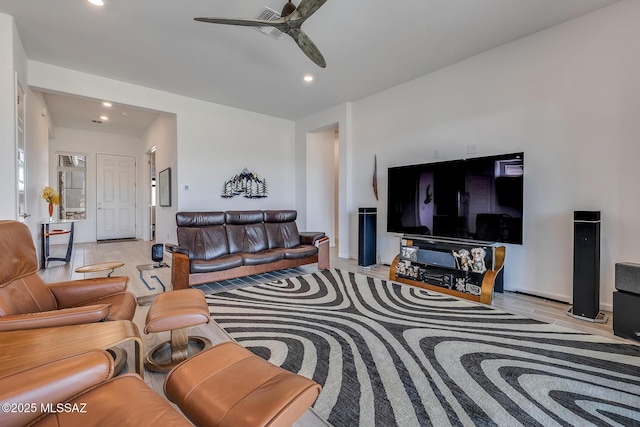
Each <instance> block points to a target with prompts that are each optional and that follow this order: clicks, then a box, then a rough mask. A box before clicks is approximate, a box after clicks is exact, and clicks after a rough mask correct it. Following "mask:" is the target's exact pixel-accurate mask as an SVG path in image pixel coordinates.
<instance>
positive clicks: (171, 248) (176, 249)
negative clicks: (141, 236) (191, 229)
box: [164, 243, 189, 256]
mask: <svg viewBox="0 0 640 427" xmlns="http://www.w3.org/2000/svg"><path fill="white" fill-rule="evenodd" d="M164 248H165V249H166V250H167V252H170V253H179V254H184V255H186V256H189V249H187V248H185V247H182V246H178V245H176V244H174V243H165V244H164Z"/></svg>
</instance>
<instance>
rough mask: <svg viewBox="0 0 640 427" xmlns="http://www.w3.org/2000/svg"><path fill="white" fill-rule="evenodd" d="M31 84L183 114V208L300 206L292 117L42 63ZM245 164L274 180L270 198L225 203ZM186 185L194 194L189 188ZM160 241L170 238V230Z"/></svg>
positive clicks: (179, 191) (179, 158) (179, 190)
mask: <svg viewBox="0 0 640 427" xmlns="http://www.w3.org/2000/svg"><path fill="white" fill-rule="evenodd" d="M29 84H30V85H32V86H34V87H36V88H40V89H45V90H51V91H57V92H63V93H69V94H75V95H79V96H84V97H89V98H96V99H109V100H111V101H113V102H118V103H122V104H128V105H133V106H139V107H143V108H149V109H153V110H157V111H164V112H167V113H170V114H175V116H176V128H177V131H176V132H177V146H176V147H177V149H176V153H175V156H176V157H175V162H176V165H177V166H176V168H175V169H176V170H175V171H174V170H173V168H172V171H171V172H172V176H173V175H174V174H175V177H176V178H175V179H176V182H175V186H176V187H175V188H174V189H175V190H176V191H175V193H174V194H172V196H175V199H176V200H177V209H178V210H183V211H189V210H228V209H287V208H293V207H294V206H296V201H295V189H296V183H295V176H294V148H293V140H294V124H293V122H291V121H289V120H284V119H279V118H274V117H270V116H266V115H262V114H257V113H252V112H248V111H244V110H239V109H236V108H231V107H225V106H222V105H218V104H212V103H210V102H205V101H200V100H196V99H193V98H187V97H184V96H179V95H174V94H171V93H167V92H162V91H158V90H155V89H149V88H145V87H142V86H137V85H132V84H128V83H123V82H120V81H116V80H111V79H106V78H103V77H99V76H95V75H91V74H86V73H80V72H77V71H73V70H69V69H65V68H61V67H55V66H52V65H48V64H44V63H40V62H35V61H29ZM161 167H162V165H160V166H159V168H161ZM245 167H246V168H247V169H249V170H250V171H251V172H255V173H257V174H258V175H259V176H260V177H261V178H265V179H266V180H267V184H268V189H269V193H268V195H269V196H268V197H267V198H266V199H253V200H250V199H244V198H240V197H235V198H232V199H223V198H221V197H220V194H221V190H222V186H223V183H224V181H226V180H228V179H229V178H231V177H233V176H234V175H236V174H238V173H240V172H242V169H243V168H245ZM159 170H162V169H159ZM185 186H188V187H189V189H188V190H185ZM171 237H172V236H170V237H169V238H171ZM158 238H159V240H165V239H166V233H165V235H164V236H158Z"/></svg>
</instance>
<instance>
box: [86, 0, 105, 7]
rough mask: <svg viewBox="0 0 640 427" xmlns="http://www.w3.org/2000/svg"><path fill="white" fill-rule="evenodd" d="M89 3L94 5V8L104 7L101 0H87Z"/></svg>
mask: <svg viewBox="0 0 640 427" xmlns="http://www.w3.org/2000/svg"><path fill="white" fill-rule="evenodd" d="M88 1H89V3H91V4H93V5H96V6H104V2H103V1H102V0H88Z"/></svg>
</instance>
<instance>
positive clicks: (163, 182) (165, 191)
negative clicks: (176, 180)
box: [158, 168, 171, 207]
mask: <svg viewBox="0 0 640 427" xmlns="http://www.w3.org/2000/svg"><path fill="white" fill-rule="evenodd" d="M158 201H159V203H160V206H163V207H166V206H171V168H166V169H165V170H163V171H162V172H160V173H159V174H158Z"/></svg>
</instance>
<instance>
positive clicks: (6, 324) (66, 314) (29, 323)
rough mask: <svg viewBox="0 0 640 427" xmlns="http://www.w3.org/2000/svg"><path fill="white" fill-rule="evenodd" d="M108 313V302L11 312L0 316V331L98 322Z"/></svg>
mask: <svg viewBox="0 0 640 427" xmlns="http://www.w3.org/2000/svg"><path fill="white" fill-rule="evenodd" d="M109 313H111V306H110V305H109V304H96V305H87V306H84V307H75V308H65V309H62V310H53V311H42V312H39V313H27V314H11V315H8V316H1V317H0V332H5V331H17V330H23V329H38V328H51V327H55V326H67V325H81V324H84V323H93V322H99V321H101V320H103V319H106V318H107V317H108V316H109Z"/></svg>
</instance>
